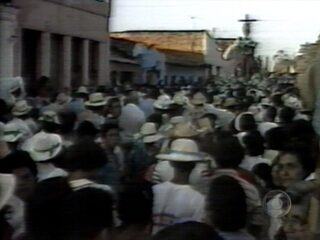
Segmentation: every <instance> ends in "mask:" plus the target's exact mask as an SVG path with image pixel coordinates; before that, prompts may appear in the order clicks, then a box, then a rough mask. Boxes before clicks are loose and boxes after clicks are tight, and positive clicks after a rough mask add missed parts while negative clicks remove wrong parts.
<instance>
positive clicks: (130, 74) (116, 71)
mask: <svg viewBox="0 0 320 240" xmlns="http://www.w3.org/2000/svg"><path fill="white" fill-rule="evenodd" d="M110 68H111V82H112V84H115V82H117V83H120V82H122V83H123V81H129V82H132V83H136V82H139V81H138V80H139V78H140V77H141V69H140V67H139V65H138V64H129V63H121V62H115V61H111V62H110Z"/></svg>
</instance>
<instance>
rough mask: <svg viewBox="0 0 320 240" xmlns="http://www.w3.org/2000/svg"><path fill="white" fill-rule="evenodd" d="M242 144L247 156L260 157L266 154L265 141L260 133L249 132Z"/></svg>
mask: <svg viewBox="0 0 320 240" xmlns="http://www.w3.org/2000/svg"><path fill="white" fill-rule="evenodd" d="M242 142H243V144H244V148H245V151H246V154H247V155H249V156H260V155H262V154H263V153H264V139H263V137H262V136H261V134H260V133H259V132H258V131H250V132H247V133H246V134H245V135H244V136H243V138H242Z"/></svg>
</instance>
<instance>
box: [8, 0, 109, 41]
mask: <svg viewBox="0 0 320 240" xmlns="http://www.w3.org/2000/svg"><path fill="white" fill-rule="evenodd" d="M77 1H81V0H77ZM57 2H60V3H57ZM62 2H68V1H62V0H60V1H58V0H50V1H48V0H47V1H45V0H14V4H15V5H16V6H17V7H18V8H20V12H19V15H18V22H19V25H20V27H21V28H29V29H34V30H39V31H46V32H51V33H56V34H62V35H68V36H73V37H80V38H86V39H92V40H98V41H105V40H106V36H107V34H106V29H107V27H106V15H107V4H105V3H97V2H96V1H90V4H87V6H90V5H99V4H100V5H99V6H100V8H101V11H102V12H105V14H103V15H102V14H101V12H100V13H93V12H90V11H86V10H84V9H80V6H81V7H84V6H83V5H81V4H76V1H70V2H73V3H74V4H73V5H72V4H69V5H68V4H62ZM87 2H89V1H87ZM74 6H78V7H79V8H75V7H74Z"/></svg>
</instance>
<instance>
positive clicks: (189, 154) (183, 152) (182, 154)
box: [156, 138, 205, 162]
mask: <svg viewBox="0 0 320 240" xmlns="http://www.w3.org/2000/svg"><path fill="white" fill-rule="evenodd" d="M156 157H157V158H158V159H162V160H168V161H177V162H193V161H203V160H204V158H205V154H204V153H202V152H200V151H199V148H198V145H197V144H196V142H195V141H193V140H191V139H186V138H180V139H177V140H175V141H173V142H172V143H171V146H170V150H169V152H168V153H163V154H158V155H157V156H156Z"/></svg>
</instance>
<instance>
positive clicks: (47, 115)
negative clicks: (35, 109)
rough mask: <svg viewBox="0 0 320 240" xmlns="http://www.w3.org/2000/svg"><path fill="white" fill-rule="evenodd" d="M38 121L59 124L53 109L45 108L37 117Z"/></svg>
mask: <svg viewBox="0 0 320 240" xmlns="http://www.w3.org/2000/svg"><path fill="white" fill-rule="evenodd" d="M39 121H45V122H52V123H55V124H61V122H60V120H59V116H58V114H57V113H56V112H55V111H51V110H46V111H44V112H43V113H42V115H41V116H40V117H39Z"/></svg>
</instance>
